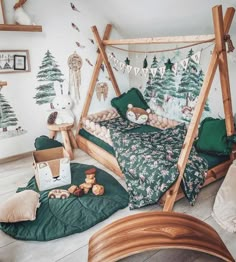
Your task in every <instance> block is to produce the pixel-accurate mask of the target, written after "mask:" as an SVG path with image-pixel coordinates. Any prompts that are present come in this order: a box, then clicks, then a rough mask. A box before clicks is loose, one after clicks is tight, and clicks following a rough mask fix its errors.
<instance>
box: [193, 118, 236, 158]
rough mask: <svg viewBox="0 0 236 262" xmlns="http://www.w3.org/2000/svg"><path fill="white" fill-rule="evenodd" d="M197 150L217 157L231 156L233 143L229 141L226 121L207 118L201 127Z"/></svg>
mask: <svg viewBox="0 0 236 262" xmlns="http://www.w3.org/2000/svg"><path fill="white" fill-rule="evenodd" d="M195 146H196V149H197V150H198V151H199V152H206V153H209V154H216V155H229V154H230V153H231V151H232V141H230V139H228V137H227V133H226V127H225V120H224V119H214V118H211V117H207V118H205V119H204V120H203V121H202V123H201V126H200V129H199V135H198V140H197V141H196V144H195Z"/></svg>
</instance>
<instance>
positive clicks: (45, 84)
mask: <svg viewBox="0 0 236 262" xmlns="http://www.w3.org/2000/svg"><path fill="white" fill-rule="evenodd" d="M39 69H40V70H39V72H38V74H37V79H38V81H39V82H42V84H41V85H39V86H38V87H36V90H37V94H36V95H35V97H34V99H35V100H36V104H38V105H42V104H45V103H51V102H52V99H53V98H54V97H55V95H56V94H55V90H54V82H55V81H58V82H63V81H64V80H63V78H62V77H63V74H62V72H61V70H60V69H59V66H58V65H57V63H56V62H55V59H54V57H53V56H52V54H51V53H50V51H49V50H48V51H47V52H46V54H45V56H44V58H43V61H42V65H41V66H40V67H39Z"/></svg>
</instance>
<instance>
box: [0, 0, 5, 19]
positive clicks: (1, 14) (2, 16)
mask: <svg viewBox="0 0 236 262" xmlns="http://www.w3.org/2000/svg"><path fill="white" fill-rule="evenodd" d="M5 23H6V20H5V14H4V9H3V0H0V24H5Z"/></svg>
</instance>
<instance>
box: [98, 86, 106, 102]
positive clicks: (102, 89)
mask: <svg viewBox="0 0 236 262" xmlns="http://www.w3.org/2000/svg"><path fill="white" fill-rule="evenodd" d="M96 94H97V98H98V100H99V101H101V99H102V97H103V100H104V101H105V100H106V98H107V95H108V84H107V83H106V82H100V83H97V85H96Z"/></svg>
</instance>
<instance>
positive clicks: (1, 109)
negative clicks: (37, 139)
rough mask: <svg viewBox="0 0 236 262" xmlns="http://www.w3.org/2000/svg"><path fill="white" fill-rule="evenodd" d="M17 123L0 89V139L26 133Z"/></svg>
mask: <svg viewBox="0 0 236 262" xmlns="http://www.w3.org/2000/svg"><path fill="white" fill-rule="evenodd" d="M17 125H18V119H17V117H16V114H15V112H14V110H13V108H12V107H11V106H10V104H9V102H8V101H7V100H6V98H5V97H4V96H3V94H2V93H1V91H0V139H3V138H8V137H13V136H18V135H22V134H24V133H26V131H25V130H23V129H22V128H21V127H20V126H18V127H17V128H14V127H15V126H17Z"/></svg>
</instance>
